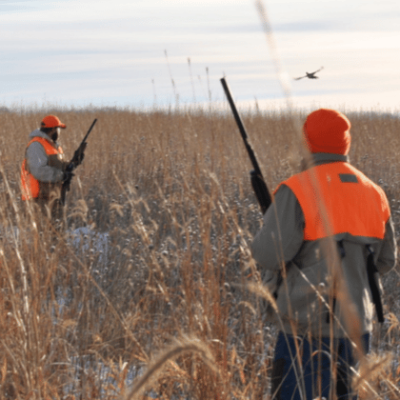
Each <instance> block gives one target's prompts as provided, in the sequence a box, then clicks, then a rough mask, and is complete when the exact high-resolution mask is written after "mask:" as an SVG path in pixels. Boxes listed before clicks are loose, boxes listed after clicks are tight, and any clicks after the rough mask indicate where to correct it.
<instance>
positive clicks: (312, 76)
mask: <svg viewBox="0 0 400 400" xmlns="http://www.w3.org/2000/svg"><path fill="white" fill-rule="evenodd" d="M323 68H324V67H321V68H320V69H317V70H316V71H314V72H306V74H305V75H304V76H300V77H299V78H294V80H295V81H298V80H299V79H303V78H309V79H318V76H315V74H316V73H317V72H319V71H321V69H323Z"/></svg>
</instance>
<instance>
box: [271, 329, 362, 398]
mask: <svg viewBox="0 0 400 400" xmlns="http://www.w3.org/2000/svg"><path fill="white" fill-rule="evenodd" d="M296 340H297V345H298V349H299V350H298V353H299V354H298V353H297V350H296V343H295V341H296ZM369 340H370V334H369V333H366V334H364V335H363V336H362V344H363V346H364V351H365V352H367V351H368V348H369ZM331 345H332V346H333V354H331V350H332V349H331ZM299 360H300V362H299ZM332 360H334V363H333V365H334V366H335V367H336V371H337V378H336V395H337V398H338V399H340V400H355V399H357V395H356V394H355V393H353V392H352V388H351V380H352V373H351V370H350V368H351V367H354V366H355V363H356V362H355V360H354V357H353V352H352V346H351V343H350V341H349V340H348V339H344V338H340V339H335V338H334V339H333V343H331V339H330V338H329V337H322V338H319V339H317V338H315V339H312V340H311V342H310V341H309V340H308V337H304V336H292V335H288V334H285V333H283V332H280V333H279V335H278V339H277V343H276V346H275V355H274V362H273V366H272V391H271V395H272V399H273V400H312V399H315V398H317V397H325V398H326V399H327V400H328V399H330V396H329V393H330V391H331V384H332V371H331V368H332V364H331V362H332ZM299 364H300V365H299Z"/></svg>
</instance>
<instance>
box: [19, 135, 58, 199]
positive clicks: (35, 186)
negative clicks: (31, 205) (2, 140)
mask: <svg viewBox="0 0 400 400" xmlns="http://www.w3.org/2000/svg"><path fill="white" fill-rule="evenodd" d="M33 142H39V143H40V144H41V145H42V146H43V148H44V150H45V152H46V154H47V156H48V157H49V160H51V158H54V157H56V158H57V159H62V158H63V154H64V153H63V150H62V148H61V147H60V146H59V147H58V149H57V148H55V147H54V145H52V144H51V143H50V142H49V141H48V140H46V139H44V138H41V137H35V138H33V139H32V140H31V141H30V142H29V143H28V145H27V146H26V147H27V148H28V147H29V146H30V145H31V144H32V143H33ZM49 164H51V162H50V163H49ZM21 190H22V196H21V197H22V200H31V199H36V198H38V197H40V182H39V181H38V180H37V179H36V178H35V177H34V176H33V175H32V174H31V173H30V171H28V169H27V165H26V156H25V158H24V161H23V162H22V166H21Z"/></svg>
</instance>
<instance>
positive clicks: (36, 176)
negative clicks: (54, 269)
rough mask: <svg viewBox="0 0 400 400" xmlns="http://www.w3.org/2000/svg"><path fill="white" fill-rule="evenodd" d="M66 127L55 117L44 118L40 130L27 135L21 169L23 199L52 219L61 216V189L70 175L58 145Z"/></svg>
mask: <svg viewBox="0 0 400 400" xmlns="http://www.w3.org/2000/svg"><path fill="white" fill-rule="evenodd" d="M66 127H67V126H66V125H65V124H64V123H62V122H61V121H60V119H59V118H58V117H56V116H55V115H48V116H46V117H44V118H43V120H42V122H41V124H40V128H39V129H36V130H34V131H33V132H31V134H30V135H29V139H30V141H29V143H28V145H27V148H26V151H25V158H24V160H23V162H22V167H21V188H22V199H23V200H32V201H34V202H36V203H37V204H38V205H39V206H40V208H41V209H42V211H43V212H45V213H46V214H47V215H48V216H49V217H52V218H53V219H60V218H61V217H62V207H61V204H60V193H61V187H62V184H63V182H65V181H66V180H68V179H70V178H71V174H72V172H70V171H68V170H67V165H68V164H69V163H68V162H67V161H65V158H64V152H63V150H62V148H61V146H60V144H59V143H58V139H59V137H60V133H61V129H65V128H66ZM80 161H82V160H80Z"/></svg>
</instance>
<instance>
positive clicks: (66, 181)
mask: <svg viewBox="0 0 400 400" xmlns="http://www.w3.org/2000/svg"><path fill="white" fill-rule="evenodd" d="M74 176H75V174H74V173H73V172H72V171H70V170H68V169H66V170H65V171H64V176H63V179H62V181H63V183H64V184H69V182H71V179H72V178H73V177H74Z"/></svg>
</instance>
